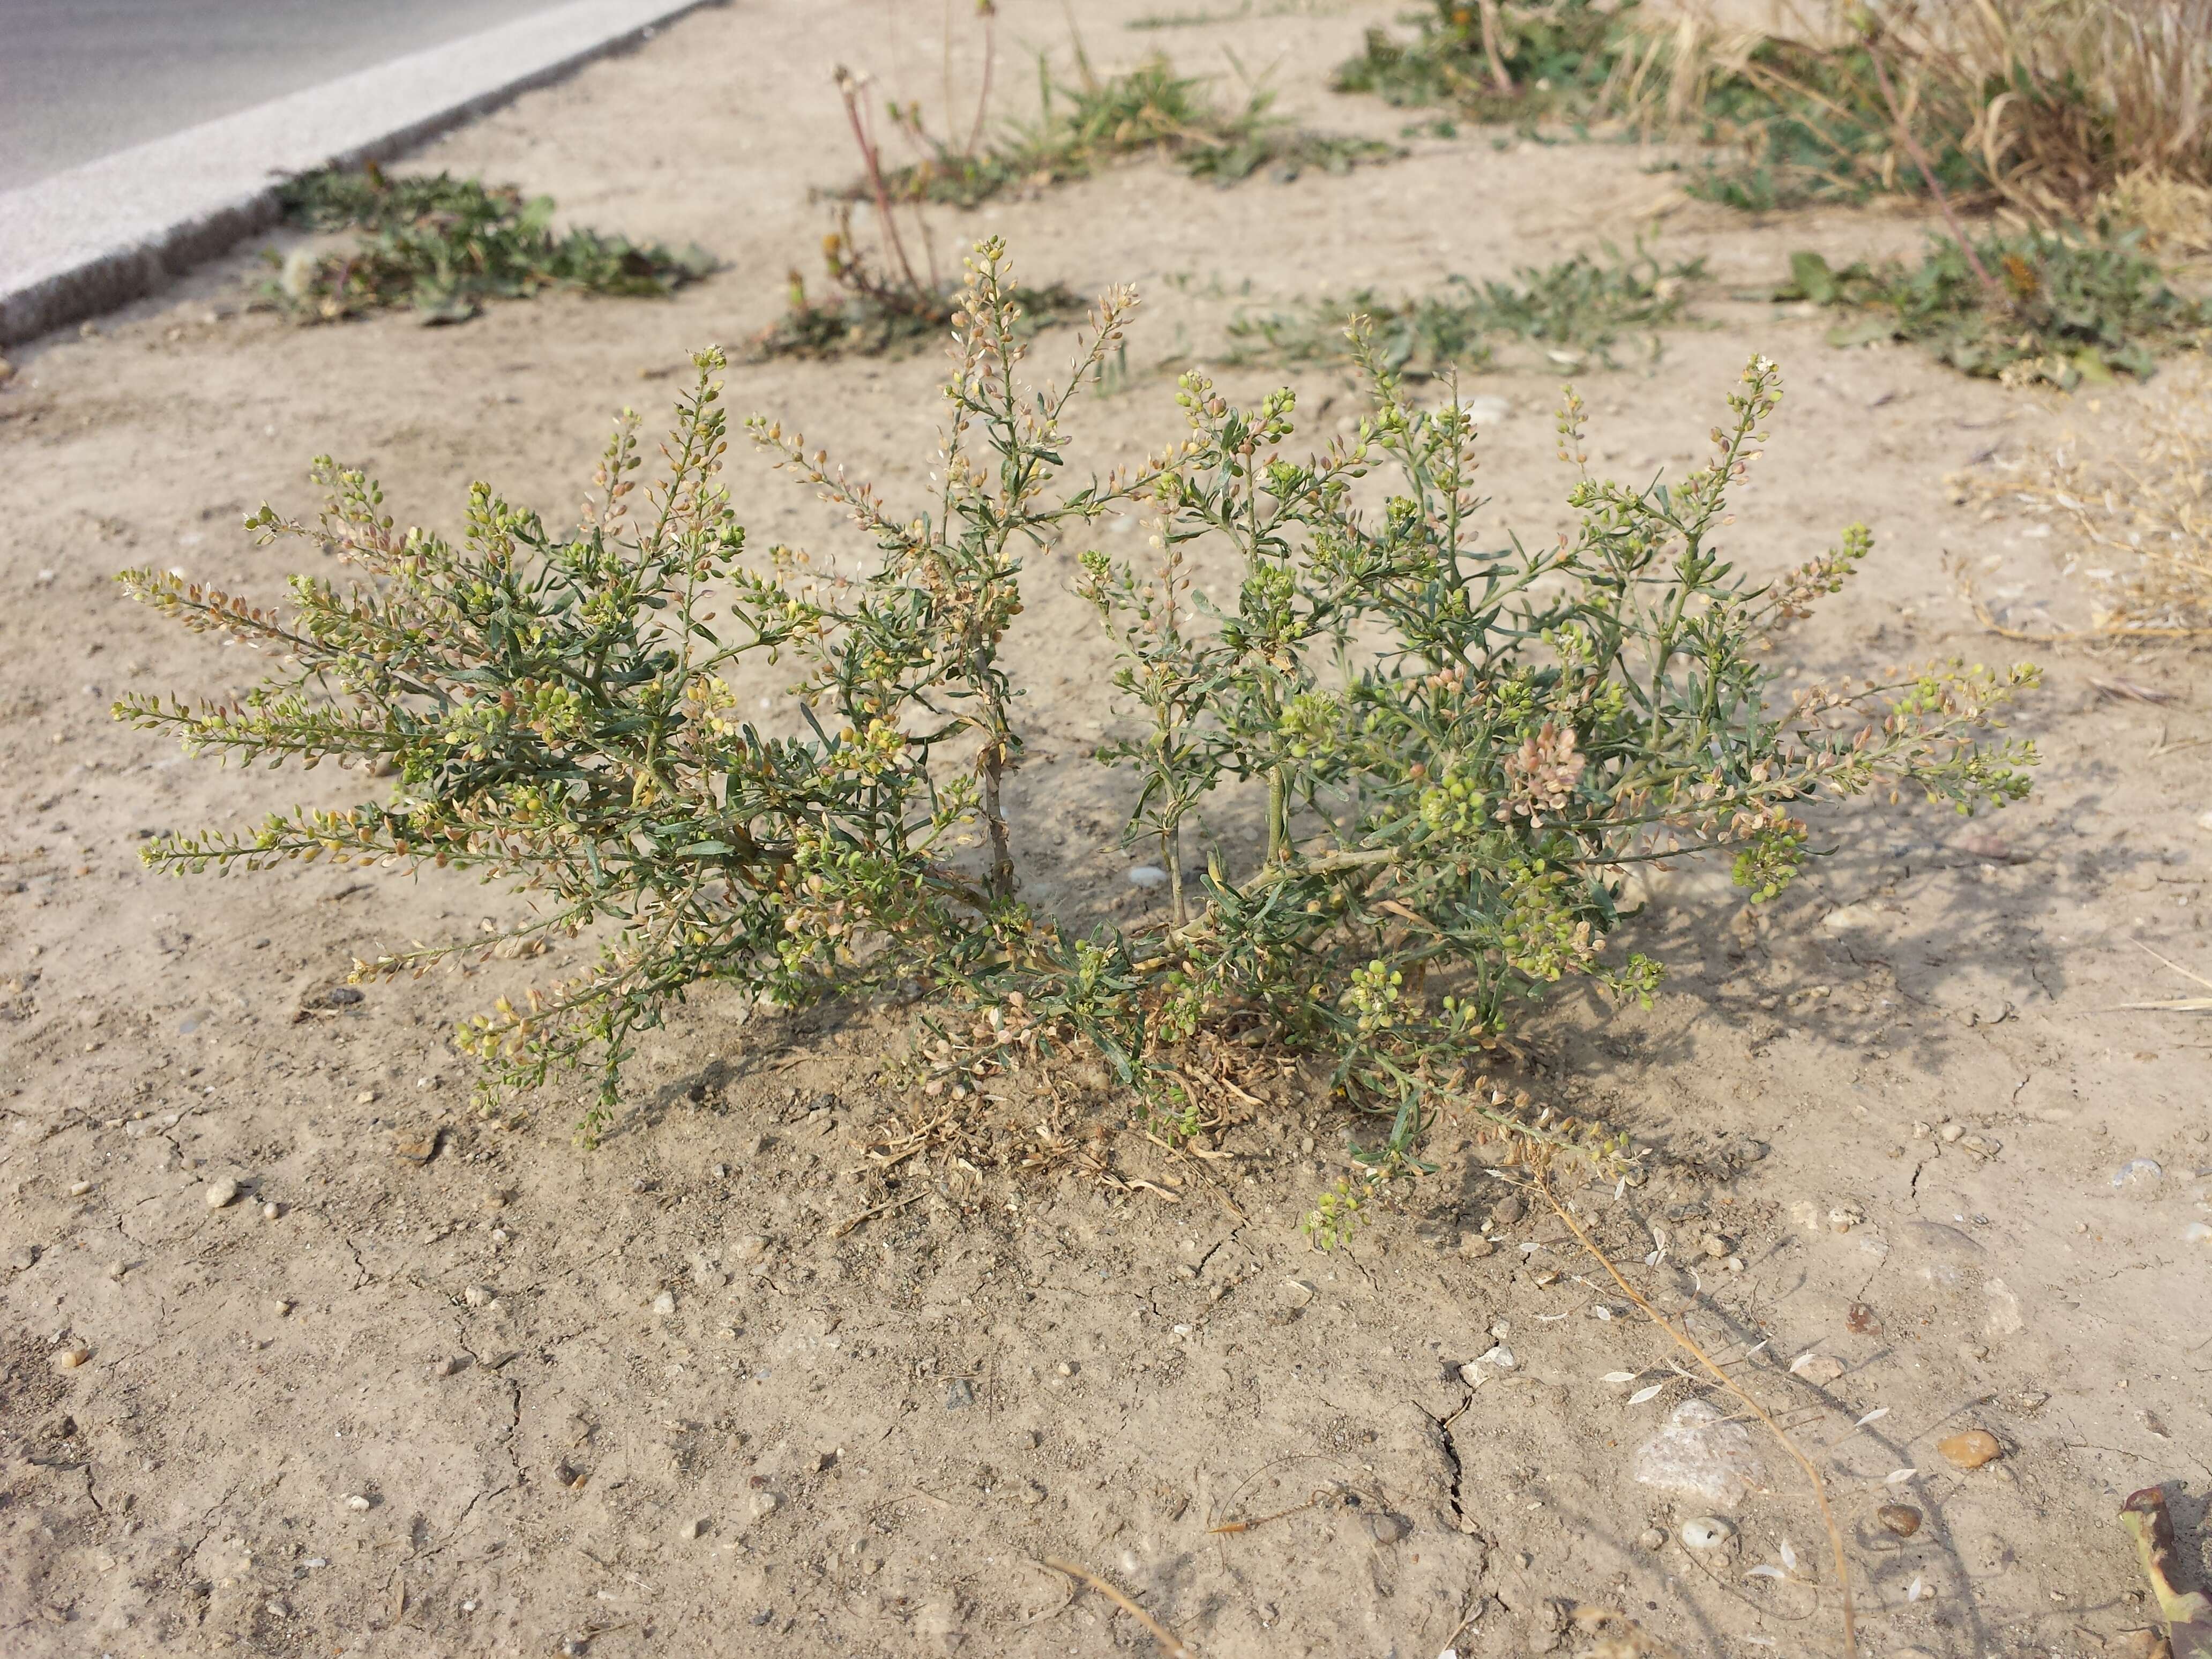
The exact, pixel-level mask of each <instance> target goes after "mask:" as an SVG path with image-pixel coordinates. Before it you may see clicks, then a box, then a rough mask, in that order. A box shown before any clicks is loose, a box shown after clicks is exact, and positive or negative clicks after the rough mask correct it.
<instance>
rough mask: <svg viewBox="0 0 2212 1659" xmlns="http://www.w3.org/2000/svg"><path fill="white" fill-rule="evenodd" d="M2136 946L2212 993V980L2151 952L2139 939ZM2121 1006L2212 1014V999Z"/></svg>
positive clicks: (2166, 1011) (2181, 998) (2183, 998)
mask: <svg viewBox="0 0 2212 1659" xmlns="http://www.w3.org/2000/svg"><path fill="white" fill-rule="evenodd" d="M2136 945H2137V946H2138V947H2140V948H2141V949H2142V950H2143V951H2148V953H2149V954H2150V955H2152V956H2154V957H2158V959H2159V960H2160V962H2162V963H2165V964H2166V966H2167V967H2169V968H2171V969H2173V971H2174V972H2175V973H2177V974H2179V975H2181V976H2182V978H2184V979H2193V980H2195V981H2197V983H2198V984H2199V985H2201V986H2203V987H2204V988H2205V989H2206V990H2208V991H2212V979H2207V978H2205V977H2204V975H2202V974H2200V973H2197V972H2195V971H2193V970H2192V969H2187V968H2185V967H2183V966H2182V965H2181V964H2180V963H2178V962H2176V961H2175V960H2174V959H2173V958H2172V957H2160V956H2159V955H2158V952H2157V951H2153V950H2151V948H2150V946H2149V945H2145V944H2143V942H2142V940H2141V939H2137V940H2136ZM2120 1006H2121V1007H2123V1008H2143V1009H2148V1010H2150V1011H2152V1012H2156V1013H2161V1014H2212V997H2175V998H2172V1000H2169V1001H2166V1002H2124V1003H2122V1004H2121V1005H2120Z"/></svg>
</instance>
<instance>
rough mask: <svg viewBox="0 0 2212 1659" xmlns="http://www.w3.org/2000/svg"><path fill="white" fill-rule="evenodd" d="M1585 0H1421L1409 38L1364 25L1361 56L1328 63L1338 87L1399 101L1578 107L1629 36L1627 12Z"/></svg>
mask: <svg viewBox="0 0 2212 1659" xmlns="http://www.w3.org/2000/svg"><path fill="white" fill-rule="evenodd" d="M1634 10H1635V0H1628V3H1626V5H1623V6H1621V7H1620V8H1619V9H1613V8H1610V7H1605V6H1600V5H1595V4H1592V3H1590V0H1552V3H1537V4H1514V3H1510V0H1430V5H1429V8H1428V9H1425V10H1424V11H1421V12H1418V13H1415V14H1413V15H1411V16H1410V19H1409V21H1411V22H1412V24H1413V31H1414V33H1413V39H1412V40H1401V39H1400V38H1399V37H1397V36H1396V35H1395V34H1393V33H1391V32H1390V31H1389V30H1388V29H1380V28H1376V29H1370V30H1368V31H1367V38H1366V41H1365V44H1364V46H1363V48H1362V50H1361V52H1360V54H1359V55H1358V57H1357V58H1350V59H1348V60H1347V61H1346V62H1345V63H1343V64H1339V65H1338V66H1337V70H1336V76H1335V81H1334V85H1335V87H1336V89H1337V90H1338V91H1340V92H1364V93H1370V94H1374V95H1375V96H1376V97H1378V98H1381V99H1383V100H1384V101H1386V102H1388V103H1392V104H1399V105H1418V104H1440V103H1449V104H1455V105H1457V106H1459V107H1461V108H1462V109H1464V110H1465V111H1467V112H1468V114H1470V115H1472V116H1473V117H1474V118H1476V119H1477V120H1483V121H1510V120H1522V119H1534V118H1542V117H1550V116H1571V115H1587V114H1589V113H1591V112H1594V111H1595V110H1597V109H1598V108H1599V107H1600V106H1601V103H1602V99H1603V94H1604V92H1605V89H1606V88H1607V85H1608V84H1609V83H1610V82H1611V81H1612V80H1613V75H1614V72H1615V64H1616V62H1617V60H1618V59H1619V58H1620V57H1621V56H1622V55H1623V54H1624V53H1626V52H1628V51H1629V50H1630V49H1631V48H1632V45H1633V43H1634V40H1635V36H1634V34H1633V33H1632V31H1631V30H1630V29H1629V28H1628V27H1626V17H1627V16H1628V15H1629V14H1631V13H1632V12H1633V11H1634Z"/></svg>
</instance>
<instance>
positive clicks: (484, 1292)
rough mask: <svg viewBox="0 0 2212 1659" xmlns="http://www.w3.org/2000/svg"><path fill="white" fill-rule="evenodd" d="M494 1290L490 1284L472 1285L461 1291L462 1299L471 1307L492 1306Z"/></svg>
mask: <svg viewBox="0 0 2212 1659" xmlns="http://www.w3.org/2000/svg"><path fill="white" fill-rule="evenodd" d="M491 1298H492V1290H491V1286H490V1285H470V1286H469V1287H468V1289H466V1290H465V1291H462V1292H461V1300H462V1301H464V1302H465V1303H467V1304H469V1306H471V1308H489V1306H491Z"/></svg>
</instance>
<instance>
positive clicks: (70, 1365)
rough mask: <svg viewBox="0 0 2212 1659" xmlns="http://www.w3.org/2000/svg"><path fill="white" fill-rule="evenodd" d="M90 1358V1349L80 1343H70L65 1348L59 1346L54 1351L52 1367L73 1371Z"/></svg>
mask: <svg viewBox="0 0 2212 1659" xmlns="http://www.w3.org/2000/svg"><path fill="white" fill-rule="evenodd" d="M89 1358H92V1350H91V1349H89V1348H88V1347H86V1346H83V1345H82V1343H72V1344H71V1345H70V1346H68V1347H66V1348H59V1349H57V1350H56V1351H55V1352H54V1369H55V1370H63V1371H73V1370H76V1368H77V1367H78V1366H80V1365H82V1364H84V1362H85V1361H86V1360H88V1359H89Z"/></svg>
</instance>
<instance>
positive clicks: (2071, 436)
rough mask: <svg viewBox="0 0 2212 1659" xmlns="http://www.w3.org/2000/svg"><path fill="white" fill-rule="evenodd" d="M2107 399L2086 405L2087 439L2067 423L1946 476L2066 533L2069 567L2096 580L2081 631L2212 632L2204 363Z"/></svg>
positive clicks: (2201, 636)
mask: <svg viewBox="0 0 2212 1659" xmlns="http://www.w3.org/2000/svg"><path fill="white" fill-rule="evenodd" d="M2116 401H2117V400H2114V401H2104V400H2100V404H2101V408H2100V409H2099V410H2095V411H2093V412H2095V413H2097V415H2098V417H2099V420H2100V428H2101V429H2100V430H2098V431H2097V432H2095V433H2094V434H2093V435H2092V437H2091V438H2089V439H2086V440H2085V439H2084V438H2082V437H2081V436H2078V435H2075V433H2073V432H2071V431H2069V432H2067V433H2066V434H2065V435H2063V436H2062V437H2061V438H2060V439H2059V441H2057V443H2056V444H2053V445H2051V446H2050V447H2047V448H2042V449H2036V450H2032V451H2030V452H2028V453H2027V454H2026V455H2024V456H2022V457H2021V458H2020V459H2016V460H2010V461H2006V460H2000V461H1999V462H1998V463H1997V464H1996V465H1997V466H1998V468H1999V471H1997V472H1996V474H1995V475H1994V476H1985V475H1980V474H1975V475H1970V476H1967V477H1961V478H1959V479H1956V480H1954V483H1956V484H1957V485H1958V486H1959V488H1960V492H1961V495H1962V496H1963V498H1964V499H1965V500H1966V501H1979V502H1981V503H1982V504H1983V505H1984V510H1985V515H1988V516H1994V515H1995V514H1996V513H2003V512H2007V511H2010V512H2015V513H2025V514H2027V515H2028V516H2030V517H2032V518H2035V519H2039V520H2044V521H2045V522H2047V523H2050V524H2051V525H2053V526H2056V527H2057V528H2059V529H2061V530H2063V532H2065V533H2066V534H2067V535H2068V536H2069V538H2070V541H2071V545H2068V546H2064V547H2063V549H2062V550H2063V551H2064V552H2065V553H2066V554H2067V555H2068V556H2069V562H2068V568H2069V570H2081V571H2082V572H2083V573H2084V574H2087V576H2088V577H2089V578H2090V579H2091V580H2093V581H2095V582H2096V583H2098V584H2099V586H2100V589H2101V590H2102V591H2101V592H2100V593H2099V595H2098V597H2097V602H2096V604H2095V605H2094V606H2093V611H2092V615H2091V618H2090V625H2089V627H2088V628H2087V629H2085V630H2082V633H2083V634H2084V635H2087V636H2092V637H2093V636H2100V635H2103V636H2114V637H2122V638H2146V639H2165V640H2212V368H2208V366H2207V365H2204V364H2203V363H2201V362H2200V363H2192V364H2190V365H2188V366H2187V367H2186V368H2177V369H2176V370H2174V371H2173V372H2172V373H2171V374H2168V375H2167V376H2166V377H2164V378H2163V379H2162V380H2160V382H2159V384H2158V385H2157V386H2154V387H2153V388H2152V389H2151V390H2150V391H2149V392H2147V393H2146V394H2145V395H2144V396H2143V397H2142V398H2137V399H2130V400H2128V401H2127V402H2126V403H2124V404H2119V406H2118V407H2115V406H2114V403H2115V402H2116ZM1984 622H1986V623H1989V624H1990V626H1992V627H1996V626H1997V624H1996V622H1995V620H1994V619H1993V618H1991V617H1988V616H1987V615H1984ZM2000 631H2006V630H2002V629H2001V630H2000Z"/></svg>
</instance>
